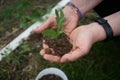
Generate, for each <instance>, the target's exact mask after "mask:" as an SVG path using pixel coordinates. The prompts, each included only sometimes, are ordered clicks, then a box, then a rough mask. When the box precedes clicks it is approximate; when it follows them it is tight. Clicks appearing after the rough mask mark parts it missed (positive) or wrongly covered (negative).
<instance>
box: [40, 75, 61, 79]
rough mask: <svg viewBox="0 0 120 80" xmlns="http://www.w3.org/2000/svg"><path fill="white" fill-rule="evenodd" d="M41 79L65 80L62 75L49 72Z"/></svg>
mask: <svg viewBox="0 0 120 80" xmlns="http://www.w3.org/2000/svg"><path fill="white" fill-rule="evenodd" d="M39 80H63V79H62V78H61V77H59V76H57V75H54V74H48V75H45V76H43V77H42V78H41V79H39Z"/></svg>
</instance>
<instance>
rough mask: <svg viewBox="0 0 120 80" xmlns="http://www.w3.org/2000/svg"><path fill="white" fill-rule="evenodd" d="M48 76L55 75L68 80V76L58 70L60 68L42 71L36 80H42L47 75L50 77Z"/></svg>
mask: <svg viewBox="0 0 120 80" xmlns="http://www.w3.org/2000/svg"><path fill="white" fill-rule="evenodd" d="M48 74H54V75H57V76H59V77H61V78H62V79H63V80H68V78H67V76H66V75H65V73H64V72H63V71H62V70H60V69H58V68H54V67H51V68H46V69H44V70H42V71H41V72H40V73H39V74H38V75H37V77H36V79H35V80H39V79H41V78H42V77H43V76H45V75H48Z"/></svg>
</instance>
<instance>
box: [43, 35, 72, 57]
mask: <svg viewBox="0 0 120 80" xmlns="http://www.w3.org/2000/svg"><path fill="white" fill-rule="evenodd" d="M43 39H44V40H45V44H47V45H48V46H49V47H50V48H53V50H54V51H55V54H54V55H57V56H60V57H62V56H63V55H64V54H65V53H68V52H69V51H70V50H71V49H72V44H71V43H70V42H69V40H68V37H67V36H66V35H65V34H62V35H61V36H60V37H59V38H57V39H51V38H50V37H44V38H43ZM46 53H47V54H51V50H50V49H46Z"/></svg>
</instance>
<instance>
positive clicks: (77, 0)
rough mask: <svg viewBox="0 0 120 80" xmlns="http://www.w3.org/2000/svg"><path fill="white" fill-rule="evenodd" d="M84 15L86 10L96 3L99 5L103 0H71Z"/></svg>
mask: <svg viewBox="0 0 120 80" xmlns="http://www.w3.org/2000/svg"><path fill="white" fill-rule="evenodd" d="M71 2H73V3H74V4H75V5H76V6H77V7H78V8H79V9H80V11H81V13H82V14H83V15H84V14H85V13H86V12H88V11H90V10H91V9H93V8H94V7H95V6H96V5H98V4H99V3H100V2H102V0H71Z"/></svg>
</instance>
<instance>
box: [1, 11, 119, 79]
mask: <svg viewBox="0 0 120 80" xmlns="http://www.w3.org/2000/svg"><path fill="white" fill-rule="evenodd" d="M4 15H5V14H4ZM94 15H95V14H93V13H89V14H87V16H85V18H84V19H82V21H80V22H79V24H78V25H82V24H87V23H90V22H92V21H93V20H94V18H95V16H94ZM23 16H24V15H23ZM33 17H34V16H33ZM13 19H14V18H13ZM37 38H39V39H40V37H37ZM39 39H36V38H34V39H33V40H27V41H24V43H23V44H22V45H21V46H20V47H18V48H17V49H16V50H15V51H14V52H12V53H11V54H10V55H7V56H6V57H5V58H4V59H3V60H2V61H1V62H0V80H34V79H35V77H36V76H37V74H38V73H39V71H41V70H43V69H45V68H47V67H57V68H60V69H61V70H63V71H64V72H65V73H66V75H67V76H68V78H69V80H119V79H120V75H119V73H120V70H119V67H120V61H119V60H120V59H119V58H120V49H119V48H120V38H116V39H114V40H110V41H103V42H99V43H96V44H94V45H93V47H92V48H91V50H90V52H89V54H88V55H86V56H84V57H82V58H80V59H78V60H76V61H74V62H67V63H62V64H60V63H53V62H49V61H46V60H44V59H43V58H42V56H40V55H39V50H40V49H41V47H42V46H41V43H40V42H38V40H39Z"/></svg>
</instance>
